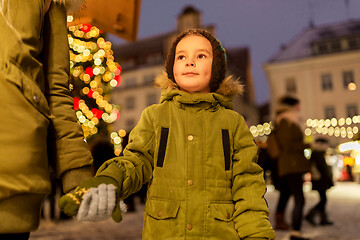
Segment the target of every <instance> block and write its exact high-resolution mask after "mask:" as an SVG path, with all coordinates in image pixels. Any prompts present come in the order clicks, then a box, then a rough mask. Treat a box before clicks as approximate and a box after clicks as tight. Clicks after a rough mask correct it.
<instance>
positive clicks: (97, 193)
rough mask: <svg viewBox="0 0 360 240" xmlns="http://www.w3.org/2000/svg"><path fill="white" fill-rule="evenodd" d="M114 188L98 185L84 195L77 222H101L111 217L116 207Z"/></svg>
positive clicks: (112, 186) (107, 185)
mask: <svg viewBox="0 0 360 240" xmlns="http://www.w3.org/2000/svg"><path fill="white" fill-rule="evenodd" d="M115 189H116V187H115V186H114V185H112V184H100V185H99V186H98V187H96V188H90V190H89V191H88V192H87V193H85V194H84V197H83V200H82V202H81V204H80V207H79V211H78V213H77V219H78V220H79V221H94V222H95V221H101V220H105V219H108V218H109V217H111V215H112V212H113V211H114V208H115V205H116V192H115Z"/></svg>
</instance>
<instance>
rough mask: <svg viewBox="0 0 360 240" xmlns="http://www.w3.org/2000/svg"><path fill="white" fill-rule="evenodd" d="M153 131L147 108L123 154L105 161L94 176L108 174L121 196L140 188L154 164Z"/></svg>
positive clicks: (126, 195)
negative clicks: (117, 186)
mask: <svg viewBox="0 0 360 240" xmlns="http://www.w3.org/2000/svg"><path fill="white" fill-rule="evenodd" d="M154 138H155V131H154V127H153V121H152V118H151V111H149V108H147V109H145V110H144V112H143V113H142V115H141V118H140V120H139V123H138V124H137V126H136V127H135V128H134V129H133V130H132V131H131V133H130V135H129V143H128V145H127V146H126V148H125V149H124V151H123V156H121V157H116V158H113V159H110V160H108V161H107V162H105V163H104V164H103V165H102V166H101V167H100V168H99V170H98V171H97V173H96V176H108V177H112V178H113V179H115V180H116V181H117V182H118V184H119V186H121V198H126V197H128V196H129V195H131V194H132V193H135V192H137V191H139V190H140V188H141V187H142V185H143V184H145V183H148V182H149V181H150V179H151V177H152V170H153V166H154V158H153V157H154V144H155V143H154V141H155V140H154Z"/></svg>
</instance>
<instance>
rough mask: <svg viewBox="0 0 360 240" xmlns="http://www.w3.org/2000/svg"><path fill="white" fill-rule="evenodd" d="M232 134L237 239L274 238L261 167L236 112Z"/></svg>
mask: <svg viewBox="0 0 360 240" xmlns="http://www.w3.org/2000/svg"><path fill="white" fill-rule="evenodd" d="M239 118H240V119H239V121H238V122H239V123H238V127H237V130H236V132H235V136H234V155H233V185H232V196H233V201H234V203H235V213H234V220H233V221H234V223H235V228H236V230H237V232H238V234H239V237H240V238H241V239H275V232H274V230H273V229H272V226H271V224H270V222H269V218H268V215H269V209H268V206H267V202H266V200H265V198H264V195H265V193H266V184H265V182H264V177H263V170H262V168H261V167H260V166H259V165H258V164H257V163H256V161H257V150H258V149H257V146H256V144H255V142H254V139H253V136H252V134H251V133H250V131H249V129H248V127H247V125H246V123H245V121H244V119H243V118H242V117H241V116H239Z"/></svg>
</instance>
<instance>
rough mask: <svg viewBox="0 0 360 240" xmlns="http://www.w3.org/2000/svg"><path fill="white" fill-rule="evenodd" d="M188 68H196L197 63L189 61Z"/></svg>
mask: <svg viewBox="0 0 360 240" xmlns="http://www.w3.org/2000/svg"><path fill="white" fill-rule="evenodd" d="M186 66H187V67H195V62H194V61H193V60H188V61H187V62H186Z"/></svg>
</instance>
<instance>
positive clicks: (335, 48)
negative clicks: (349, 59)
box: [330, 41, 341, 52]
mask: <svg viewBox="0 0 360 240" xmlns="http://www.w3.org/2000/svg"><path fill="white" fill-rule="evenodd" d="M330 46H331V51H332V52H339V51H340V50H341V45H340V41H333V42H331V44H330Z"/></svg>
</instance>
